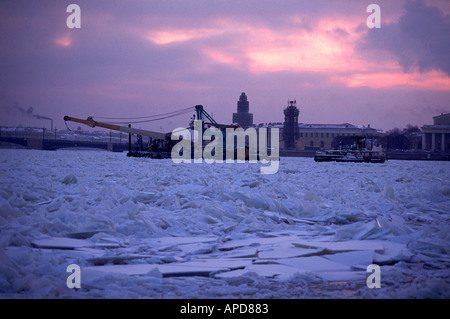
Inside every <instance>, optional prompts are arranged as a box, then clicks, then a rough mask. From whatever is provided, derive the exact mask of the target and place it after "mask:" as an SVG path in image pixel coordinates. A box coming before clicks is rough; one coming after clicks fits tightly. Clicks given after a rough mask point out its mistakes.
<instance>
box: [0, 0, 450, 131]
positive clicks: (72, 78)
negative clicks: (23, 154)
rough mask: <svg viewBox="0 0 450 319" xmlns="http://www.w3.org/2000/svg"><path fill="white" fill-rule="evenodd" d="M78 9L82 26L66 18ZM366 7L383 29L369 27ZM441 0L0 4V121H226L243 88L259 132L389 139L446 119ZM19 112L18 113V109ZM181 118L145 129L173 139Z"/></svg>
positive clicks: (446, 19) (445, 13) (449, 17)
mask: <svg viewBox="0 0 450 319" xmlns="http://www.w3.org/2000/svg"><path fill="white" fill-rule="evenodd" d="M70 3H77V4H78V5H79V6H80V7H81V29H69V28H67V26H66V19H67V17H68V15H69V13H67V12H66V8H67V6H68V5H69V4H70ZM370 3H377V4H379V5H380V7H381V28H380V29H369V28H368V27H367V25H366V19H367V17H368V16H369V14H370V13H367V12H366V8H367V6H368V5H369V4H370ZM449 39H450V4H449V2H448V1H445V0H443V1H439V0H435V1H433V0H430V1H343V0H339V1H334V0H329V1H325V0H322V1H300V0H284V1H273V0H271V1H266V0H242V1H237V0H228V1H222V0H209V1H206V0H183V1H182V0H165V1H163V0H151V1H77V0H74V1H2V2H1V3H0V69H1V70H2V71H1V72H0V111H1V113H2V116H1V119H0V125H7V126H15V125H18V124H23V125H33V126H39V127H42V126H46V127H49V123H48V121H43V120H42V119H39V118H37V117H36V116H34V117H33V116H27V112H23V110H25V111H27V110H29V108H30V107H32V111H33V114H34V115H39V116H41V117H50V118H53V119H54V122H55V126H56V127H57V128H59V129H62V128H64V124H63V120H62V118H63V116H64V115H71V116H76V117H82V118H85V117H87V116H90V115H93V116H104V117H130V116H146V115H152V114H159V113H163V112H168V111H174V110H177V109H181V108H185V107H188V106H194V105H196V104H202V105H203V106H204V107H205V108H206V110H207V111H208V112H210V113H212V114H213V116H214V117H215V118H216V119H217V120H218V121H219V122H223V123H231V120H232V113H233V112H236V102H237V100H238V98H239V95H240V93H241V92H246V93H247V96H248V98H249V101H250V112H253V113H254V119H255V122H256V123H261V122H274V121H279V122H282V121H283V112H282V111H283V108H284V107H285V106H286V104H287V100H288V99H296V100H297V106H298V107H299V108H300V119H299V121H300V122H304V123H344V122H349V123H352V124H355V125H367V124H369V123H370V124H371V126H372V127H377V128H380V129H384V130H388V129H391V128H393V127H404V126H406V124H408V123H411V124H413V125H419V126H421V125H423V124H430V123H432V117H433V116H435V115H438V114H440V113H441V112H450V103H449V101H450V57H449V52H450V40H449ZM21 110H22V111H21ZM188 121H189V116H182V117H181V118H173V119H169V120H164V121H162V122H158V123H156V122H155V123H151V124H142V127H143V128H148V129H155V130H158V131H167V132H168V131H171V130H172V129H174V128H175V127H178V126H186V125H187V124H188Z"/></svg>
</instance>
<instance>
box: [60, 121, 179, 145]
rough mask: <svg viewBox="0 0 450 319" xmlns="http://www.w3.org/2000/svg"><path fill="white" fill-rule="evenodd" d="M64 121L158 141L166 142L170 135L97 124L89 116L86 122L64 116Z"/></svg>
mask: <svg viewBox="0 0 450 319" xmlns="http://www.w3.org/2000/svg"><path fill="white" fill-rule="evenodd" d="M64 121H71V122H76V123H81V124H85V125H87V126H90V127H97V126H98V127H103V128H107V129H110V130H114V131H119V132H124V133H129V134H136V135H142V136H148V137H151V138H156V139H159V140H166V139H167V137H168V136H169V135H170V134H171V133H160V132H154V131H147V130H141V129H136V128H132V127H127V126H120V125H115V124H109V123H103V122H98V121H95V120H94V119H93V118H92V117H91V116H89V117H88V118H87V119H86V120H83V119H78V118H76V117H71V116H67V115H66V116H64Z"/></svg>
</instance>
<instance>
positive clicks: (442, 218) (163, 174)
mask: <svg viewBox="0 0 450 319" xmlns="http://www.w3.org/2000/svg"><path fill="white" fill-rule="evenodd" d="M319 164H320V165H319ZM0 165H1V166H0V169H1V181H2V183H1V184H0V247H1V249H2V251H3V253H4V255H5V256H7V258H8V260H9V261H7V262H5V263H2V265H1V266H0V269H1V272H0V287H1V293H2V294H5V295H8V296H14V294H21V295H20V296H30V297H55V296H64V295H65V296H67V295H68V296H71V297H73V296H74V295H73V294H72V292H71V291H68V290H67V288H66V287H64V286H65V281H64V280H61V278H63V279H65V278H66V276H67V274H66V272H65V270H66V269H65V267H66V266H67V265H68V264H69V263H71V262H75V263H80V264H81V265H82V266H83V267H93V268H95V267H98V266H95V267H94V266H93V265H92V264H90V263H89V261H88V259H89V258H96V257H99V258H101V257H102V256H103V257H105V258H108V257H109V256H117V258H119V259H120V258H121V256H134V255H137V256H151V257H149V258H135V259H133V258H130V259H129V260H125V259H124V260H123V262H124V263H125V264H124V265H122V266H134V265H148V266H149V267H150V268H151V267H154V266H157V265H171V264H176V263H178V264H180V265H181V264H183V263H186V262H194V261H199V260H200V259H201V260H202V261H203V262H205V261H207V260H214V259H215V260H222V259H223V258H228V259H233V260H241V259H247V258H250V259H251V260H252V262H251V263H250V264H246V265H244V268H242V269H234V268H233V269H232V270H230V271H227V272H221V273H220V276H222V277H223V278H225V277H229V278H235V276H239V277H240V278H238V279H236V280H235V279H230V281H229V282H228V281H225V282H222V281H220V280H222V279H219V278H218V277H217V276H219V274H216V279H214V278H211V279H209V278H205V279H204V280H205V281H203V282H202V286H201V287H202V288H201V289H200V288H199V287H200V284H197V283H196V281H192V282H191V281H189V284H190V285H191V286H192V285H193V286H192V287H191V286H189V289H188V288H186V287H187V286H186V285H185V284H184V282H183V281H170V280H172V279H170V278H164V279H161V278H156V277H152V276H150V275H149V276H148V278H149V280H150V279H151V280H167V282H166V283H168V282H170V285H172V283H173V286H171V288H170V289H171V290H170V292H169V290H164V289H166V288H164V287H166V286H167V285H166V286H164V285H158V284H155V287H156V288H152V287H151V286H147V285H146V284H144V282H145V281H141V280H140V279H139V276H134V277H133V278H132V279H126V278H125V277H124V276H128V275H121V274H106V273H103V274H102V277H101V278H99V280H98V281H96V287H98V289H93V290H88V289H86V290H81V291H79V292H78V295H79V296H83V297H90V296H97V297H98V296H100V297H106V296H115V297H118V296H120V297H130V296H135V297H142V296H145V293H144V290H143V289H141V288H140V285H141V286H145V287H146V290H147V293H150V295H154V296H160V295H161V293H160V292H159V293H158V292H157V291H156V290H152V289H161V290H162V291H164V292H165V293H166V294H165V295H172V296H173V295H175V296H180V295H183V294H184V295H186V296H191V297H208V295H207V292H208V293H212V294H213V295H220V296H227V295H230V296H231V295H234V296H235V295H236V287H232V285H231V284H230V283H231V282H240V281H242V282H253V283H254V284H255V285H257V286H258V287H262V286H264V287H267V290H259V289H256V291H260V294H255V292H254V291H255V290H254V287H253V288H251V287H250V288H251V289H250V290H252V289H253V290H252V291H253V294H254V295H258V296H259V297H267V296H271V297H274V296H273V292H271V291H273V289H271V288H273V287H274V285H275V283H274V281H267V280H266V279H265V276H266V275H267V277H273V278H275V280H286V281H289V280H294V281H295V280H300V278H303V279H304V278H307V277H308V278H312V277H310V276H313V275H314V273H316V274H318V273H321V276H322V277H320V278H321V279H323V280H330V281H332V280H333V279H334V280H349V281H351V282H355V281H354V280H362V281H361V283H360V284H358V285H357V286H358V287H363V288H364V287H365V281H364V279H365V278H360V277H361V274H362V273H364V272H361V271H363V268H364V267H363V266H364V265H363V264H364V263H366V262H368V261H369V259H370V256H371V255H372V254H373V257H372V258H373V261H372V262H378V263H380V264H382V265H383V266H382V267H385V268H384V269H385V270H382V271H384V273H383V276H382V278H384V280H386V281H389V284H390V286H391V287H393V290H392V291H394V292H393V294H394V295H393V296H394V297H395V296H401V295H402V293H403V292H406V289H407V287H409V286H408V285H410V284H411V280H412V279H411V278H418V279H417V282H414V285H413V286H414V290H409V291H408V293H412V295H417V296H421V295H426V294H425V293H424V294H421V292H420V291H421V290H420V289H421V288H420V286H421V285H420V280H422V279H423V280H424V281H426V282H431V281H432V280H431V279H433V278H437V279H436V282H440V281H439V280H442V278H443V277H442V273H443V270H442V269H443V267H444V266H445V265H446V263H447V264H448V260H449V249H448V242H449V235H448V234H449V233H450V232H449V231H448V230H449V218H448V213H449V211H448V207H449V206H450V205H449V204H450V192H449V189H450V183H449V181H450V166H449V165H450V163H448V162H417V161H407V162H403V161H388V162H387V163H385V164H381V165H370V164H352V163H347V164H345V163H342V164H341V163H315V162H314V161H313V160H312V159H310V158H282V161H281V162H280V169H279V172H278V173H277V174H274V175H261V174H259V167H258V166H257V165H253V164H249V163H246V164H239V165H237V164H236V165H226V164H223V165H219V164H213V165H208V164H195V165H189V164H174V163H173V162H172V161H171V160H151V159H137V158H127V157H126V156H124V154H120V153H106V152H91V151H83V152H79V151H56V152H43V151H32V150H2V152H1V153H0ZM63 181H65V182H66V183H65V182H63ZM75 181H76V182H75ZM91 232H92V233H91ZM88 233H89V236H88V235H86V236H83V235H82V234H88ZM70 234H80V236H81V237H78V238H73V236H71V235H70ZM91 234H92V236H90V235H91ZM46 236H47V238H49V237H52V238H53V237H56V238H63V239H64V240H63V241H65V240H66V239H72V240H81V241H82V242H76V243H78V244H80V245H78V244H77V245H78V246H77V247H72V248H73V249H71V250H61V249H48V248H33V247H32V246H33V244H32V243H33V242H34V243H36V241H38V243H39V240H41V239H42V238H43V237H46ZM70 237H72V238H70ZM209 239H211V241H209ZM190 240H193V241H190ZM316 242H318V243H316ZM65 243H66V244H67V242H65ZM74 243H75V242H72V244H74ZM81 243H83V244H81ZM305 243H306V244H305ZM50 244H51V245H54V244H55V243H54V242H53V243H50ZM60 244H61V242H60ZM295 244H297V246H295ZM104 245H106V246H108V245H111V246H112V247H116V248H112V247H109V248H107V247H105V246H104ZM301 245H303V246H301ZM308 245H309V246H308ZM345 245H347V246H345ZM352 245H353V246H352ZM380 245H381V246H380ZM66 246H67V245H66ZM72 246H73V245H72ZM86 247H88V248H86ZM12 248H18V249H19V250H22V253H18V252H19V250H18V251H13V250H12ZM53 248H55V247H53ZM59 248H62V247H61V246H60V247H59ZM66 248H67V247H66ZM101 252H103V255H101ZM23 255H27V256H29V257H27V258H28V259H26V258H24V257H23ZM296 258H312V259H309V260H310V261H311V260H313V261H314V260H316V261H320V263H318V264H317V265H315V266H311V267H309V268H308V269H307V270H305V269H303V268H301V267H300V265H298V264H296V265H286V264H281V263H273V262H276V261H277V260H283V261H284V260H288V259H292V260H291V261H293V260H294V259H296ZM4 259H5V260H7V259H6V258H4ZM262 260H263V261H265V262H266V263H258V262H261V261H262ZM305 260H306V259H305ZM253 261H254V262H253ZM403 261H405V262H408V265H416V264H419V263H420V264H421V265H422V263H425V264H426V265H428V266H427V267H428V268H427V267H421V268H420V267H418V268H417V269H416V268H414V271H416V272H417V273H414V275H413V273H412V272H413V270H412V268H405V269H402V271H401V272H396V271H394V270H395V269H396V268H389V267H394V266H395V265H397V264H400V263H401V262H403ZM328 262H333V263H336V264H339V265H344V266H346V267H350V271H349V270H342V269H341V268H339V267H341V266H339V267H337V266H336V267H337V268H336V269H332V270H330V271H329V270H326V271H325V270H324V271H322V272H319V271H314V269H312V268H316V266H317V267H319V266H320V267H322V266H323V265H326V264H329V263H328ZM5 265H6V266H5ZM8 265H9V266H8ZM11 265H16V267H13V266H11ZM37 265H42V266H39V267H38V266H37ZM106 265H107V266H108V265H110V264H109V263H106ZM305 265H306V263H305ZM136 267H137V266H136ZM320 267H319V268H320ZM152 269H154V268H152ZM302 269H303V270H302ZM317 269H318V268H316V270H317ZM345 269H348V268H345ZM392 269H394V270H392ZM97 270H100V269H99V268H98V269H97ZM150 270H151V269H150ZM14 271H15V272H16V273H17V274H18V276H19V277H20V276H23V278H25V279H24V280H22V281H18V280H17V279H18V276H15V275H14V274H15V272H14ZM304 271H311V272H312V273H303V272H304ZM251 272H253V273H254V274H259V276H256V277H252V276H249V275H248V274H249V273H251ZM25 274H29V276H28V277H26V276H25ZM311 274H312V275H311ZM394 274H395V276H403V277H401V278H402V279H401V280H398V279H394V277H395V276H394ZM108 276H109V277H108ZM144 276H145V275H144ZM107 278H109V280H107ZM250 278H251V280H249V279H250ZM303 279H301V280H303ZM185 280H186V282H187V281H188V279H185ZM217 280H219V281H220V284H218V283H217ZM223 280H225V279H223ZM443 281H444V283H448V281H449V279H448V277H447V278H444V279H443ZM49 282H54V283H60V284H58V285H53V284H49ZM319 282H320V283H322V281H319ZM358 282H359V281H358ZM152 283H155V281H152ZM170 285H169V286H170ZM280 285H282V284H280ZM355 285H356V284H353V286H351V287H355ZM61 286H62V288H61ZM425 286H427V289H428V288H429V289H432V287H431V286H430V285H426V284H423V287H425ZM435 286H436V287H437V288H436V289H438V288H439V287H441V288H442V287H443V286H442V285H441V284H437V285H435ZM48 287H50V288H48ZM218 287H220V288H218ZM255 287H256V286H255ZM269 287H270V288H269ZM279 287H281V286H279ZM302 287H303V288H305V286H302ZM433 287H434V286H433ZM247 288H248V287H247ZM323 288H326V289H323ZM328 288H330V287H329V286H326V287H320V286H319V287H317V289H312V288H311V289H306V291H308V293H309V294H310V296H321V294H324V293H325V291H327V289H328ZM363 288H358V289H359V290H358V291H355V295H357V296H362V295H365V294H364V290H361V289H363ZM394 288H395V289H394ZM167 289H168V288H167ZM355 289H356V288H353V290H355ZM149 291H150V292H149ZM277 291H278V292H279V293H280V294H283V296H285V297H295V295H293V294H294V292H292V293H291V295H290V292H286V289H281V288H280V289H278V290H277ZM439 291H440V292H441V296H444V297H445V296H447V297H448V294H447V295H442V290H439ZM296 293H299V291H297V292H296ZM340 293H341V292H336V291H335V292H330V295H329V296H334V297H340V296H341V294H340ZM372 293H373V292H372ZM384 293H386V292H384ZM427 293H428V292H427ZM386 294H387V293H386ZM380 295H381V296H382V295H383V292H379V293H378V294H377V296H380ZM428 295H429V294H428ZM252 296H253V295H252ZM390 296H392V295H390Z"/></svg>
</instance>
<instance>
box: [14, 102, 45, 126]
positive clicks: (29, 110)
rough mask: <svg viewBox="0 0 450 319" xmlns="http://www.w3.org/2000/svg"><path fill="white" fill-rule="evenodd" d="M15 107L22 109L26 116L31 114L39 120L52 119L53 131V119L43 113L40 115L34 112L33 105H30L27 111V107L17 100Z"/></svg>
mask: <svg viewBox="0 0 450 319" xmlns="http://www.w3.org/2000/svg"><path fill="white" fill-rule="evenodd" d="M14 107H15V108H16V109H17V110H19V111H20V113H22V114H23V115H25V116H29V117H31V118H34V119H38V120H49V121H50V125H51V130H52V131H53V119H51V118H49V117H47V116H43V115H39V114H36V113H34V111H33V107H31V106H30V107H29V108H28V110H26V111H25V109H24V108H23V107H21V106H20V105H19V104H18V103H17V102H15V103H14Z"/></svg>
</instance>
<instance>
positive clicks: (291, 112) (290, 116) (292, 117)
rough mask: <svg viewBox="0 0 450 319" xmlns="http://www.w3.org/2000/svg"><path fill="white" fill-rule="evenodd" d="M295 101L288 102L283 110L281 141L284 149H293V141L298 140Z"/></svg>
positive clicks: (297, 111)
mask: <svg viewBox="0 0 450 319" xmlns="http://www.w3.org/2000/svg"><path fill="white" fill-rule="evenodd" d="M296 104H297V101H295V100H294V101H289V105H288V107H286V108H285V109H284V123H283V124H284V125H283V140H284V143H285V144H284V145H285V148H295V140H296V139H298V138H299V128H298V114H299V113H300V111H299V110H298V108H297V107H296V106H295V105H296Z"/></svg>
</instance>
